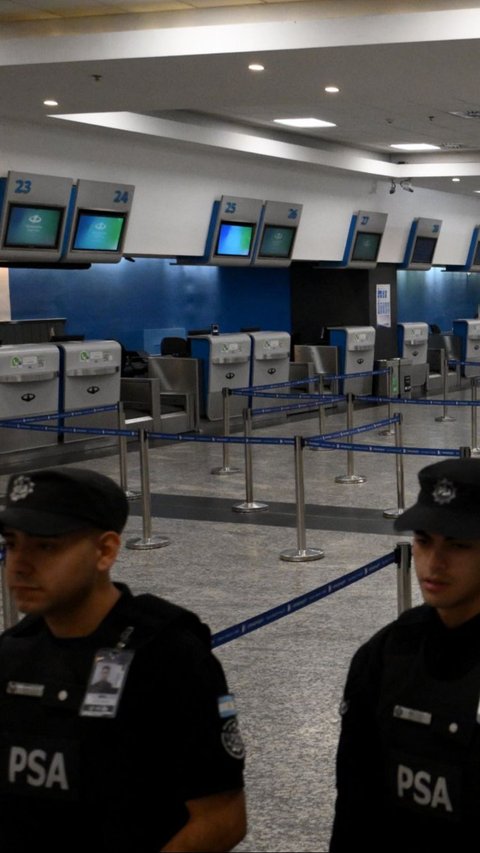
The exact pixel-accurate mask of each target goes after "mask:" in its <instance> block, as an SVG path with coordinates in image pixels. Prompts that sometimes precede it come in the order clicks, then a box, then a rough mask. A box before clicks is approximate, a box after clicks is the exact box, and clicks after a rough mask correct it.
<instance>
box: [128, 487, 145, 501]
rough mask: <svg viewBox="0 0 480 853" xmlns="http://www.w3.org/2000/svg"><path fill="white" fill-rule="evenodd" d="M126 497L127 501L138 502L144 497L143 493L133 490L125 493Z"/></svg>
mask: <svg viewBox="0 0 480 853" xmlns="http://www.w3.org/2000/svg"><path fill="white" fill-rule="evenodd" d="M125 497H126V499H127V501H137V500H138V499H139V498H141V497H142V492H133V491H132V490H131V489H127V491H126V492H125Z"/></svg>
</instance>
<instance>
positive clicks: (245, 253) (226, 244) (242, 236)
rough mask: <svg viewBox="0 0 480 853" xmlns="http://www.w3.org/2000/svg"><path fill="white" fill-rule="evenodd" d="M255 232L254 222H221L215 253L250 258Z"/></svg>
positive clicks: (218, 255)
mask: <svg viewBox="0 0 480 853" xmlns="http://www.w3.org/2000/svg"><path fill="white" fill-rule="evenodd" d="M254 234H255V223H254V222H220V227H219V229H218V236H217V242H216V246H215V255H217V257H226V258H248V257H249V255H250V253H251V251H252V244H253V237H254Z"/></svg>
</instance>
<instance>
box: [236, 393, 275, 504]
mask: <svg viewBox="0 0 480 853" xmlns="http://www.w3.org/2000/svg"><path fill="white" fill-rule="evenodd" d="M243 431H244V436H245V439H249V438H250V437H251V435H252V410H251V409H244V410H243ZM244 446H245V492H246V500H245V501H244V502H243V503H241V504H235V505H234V506H232V510H233V511H234V512H260V511H262V510H265V509H268V504H266V503H262V502H261V501H254V499H253V462H252V445H251V444H250V442H249V441H248V440H246V441H245V445H244Z"/></svg>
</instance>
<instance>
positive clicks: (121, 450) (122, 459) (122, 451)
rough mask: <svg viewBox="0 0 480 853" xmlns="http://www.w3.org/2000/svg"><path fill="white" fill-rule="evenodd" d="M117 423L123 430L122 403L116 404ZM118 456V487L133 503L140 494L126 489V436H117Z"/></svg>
mask: <svg viewBox="0 0 480 853" xmlns="http://www.w3.org/2000/svg"><path fill="white" fill-rule="evenodd" d="M117 422H118V429H119V430H123V429H125V411H124V408H123V403H118V411H117ZM118 456H119V460H118V461H119V465H120V486H121V488H122V489H123V491H124V492H125V497H126V498H127V499H128V500H129V501H135V500H137V498H140V497H141V495H142V493H141V492H134V491H132V490H131V489H129V488H128V485H127V481H128V474H127V437H126V435H119V436H118Z"/></svg>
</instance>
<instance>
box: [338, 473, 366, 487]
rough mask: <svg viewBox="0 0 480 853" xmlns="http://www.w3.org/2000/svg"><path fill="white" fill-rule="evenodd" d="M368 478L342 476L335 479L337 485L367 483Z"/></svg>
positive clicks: (355, 475)
mask: <svg viewBox="0 0 480 853" xmlns="http://www.w3.org/2000/svg"><path fill="white" fill-rule="evenodd" d="M366 481H367V478H366V477H364V476H363V474H340V475H339V476H338V477H335V482H336V483H347V485H348V484H349V483H365V482H366Z"/></svg>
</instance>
